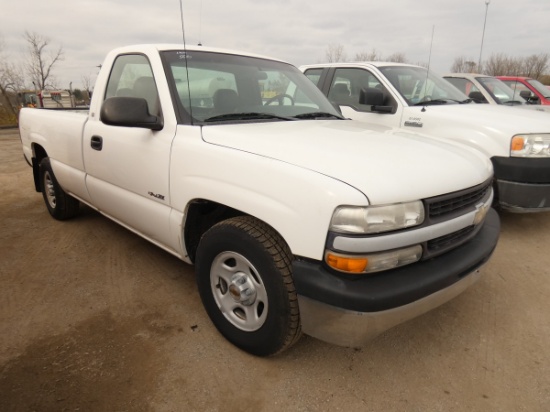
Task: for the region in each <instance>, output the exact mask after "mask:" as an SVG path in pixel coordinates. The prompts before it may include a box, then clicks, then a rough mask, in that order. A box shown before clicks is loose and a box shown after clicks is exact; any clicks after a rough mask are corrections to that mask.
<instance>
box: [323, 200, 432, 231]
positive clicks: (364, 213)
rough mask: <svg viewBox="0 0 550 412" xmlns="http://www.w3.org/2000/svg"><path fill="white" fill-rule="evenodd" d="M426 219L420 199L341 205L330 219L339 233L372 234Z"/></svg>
mask: <svg viewBox="0 0 550 412" xmlns="http://www.w3.org/2000/svg"><path fill="white" fill-rule="evenodd" d="M423 221H424V206H423V205H422V202H421V201H420V200H417V201H414V202H409V203H397V204H394V205H385V206H366V207H357V206H340V207H338V208H337V209H336V210H335V211H334V213H333V215H332V219H331V221H330V230H331V231H333V232H337V233H352V234H372V233H380V232H388V231H390V230H397V229H403V228H406V227H411V226H416V225H419V224H421V223H422V222H423Z"/></svg>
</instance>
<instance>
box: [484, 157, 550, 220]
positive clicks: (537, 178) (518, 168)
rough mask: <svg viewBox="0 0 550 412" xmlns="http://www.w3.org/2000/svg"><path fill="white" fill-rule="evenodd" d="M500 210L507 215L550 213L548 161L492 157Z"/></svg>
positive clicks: (549, 170)
mask: <svg viewBox="0 0 550 412" xmlns="http://www.w3.org/2000/svg"><path fill="white" fill-rule="evenodd" d="M491 160H492V162H493V167H494V170H495V179H496V189H497V197H498V203H499V205H500V207H502V208H503V209H505V210H508V211H511V212H545V211H550V159H547V158H542V159H537V158H523V157H493V158H492V159H491Z"/></svg>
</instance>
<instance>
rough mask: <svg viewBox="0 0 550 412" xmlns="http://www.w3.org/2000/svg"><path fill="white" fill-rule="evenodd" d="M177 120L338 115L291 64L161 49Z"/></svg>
mask: <svg viewBox="0 0 550 412" xmlns="http://www.w3.org/2000/svg"><path fill="white" fill-rule="evenodd" d="M163 59H164V62H165V65H166V66H167V67H166V71H167V72H168V74H169V75H168V78H169V81H171V82H172V84H171V87H172V89H173V90H174V91H175V93H174V94H175V95H176V100H177V102H176V103H177V105H178V107H179V109H180V112H182V113H183V115H182V118H187V119H189V118H190V119H191V122H192V123H195V124H204V123H211V122H257V121H285V120H298V119H314V118H315V119H317V118H322V119H328V118H341V115H340V114H339V113H338V112H337V110H336V109H335V108H334V107H333V106H332V104H330V102H329V101H328V100H327V99H326V97H325V96H324V95H323V94H322V93H321V91H320V90H319V89H318V88H317V87H315V85H314V84H313V83H312V82H311V81H310V80H308V78H307V77H306V76H304V74H303V73H302V72H300V71H299V70H298V69H297V68H295V67H294V66H292V65H289V64H286V63H282V62H277V61H272V60H265V59H260V58H254V57H246V56H237V55H232V54H223V53H219V52H218V53H213V52H206V51H169V52H164V53H163Z"/></svg>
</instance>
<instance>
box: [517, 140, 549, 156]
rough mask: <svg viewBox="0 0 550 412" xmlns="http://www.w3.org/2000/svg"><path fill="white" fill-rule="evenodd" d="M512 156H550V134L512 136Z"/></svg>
mask: <svg viewBox="0 0 550 412" xmlns="http://www.w3.org/2000/svg"><path fill="white" fill-rule="evenodd" d="M510 156H514V157H550V134H523V135H516V136H514V137H512V142H511V145H510Z"/></svg>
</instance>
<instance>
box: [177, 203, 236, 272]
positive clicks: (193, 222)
mask: <svg viewBox="0 0 550 412" xmlns="http://www.w3.org/2000/svg"><path fill="white" fill-rule="evenodd" d="M243 215H246V213H244V212H241V211H240V210H236V209H233V208H231V207H228V206H226V205H222V204H220V203H217V202H212V201H210V200H204V199H198V200H194V201H193V202H192V203H191V204H190V205H189V207H188V209H187V216H186V219H185V228H184V233H183V237H184V240H185V247H186V249H187V253H188V255H189V258H190V259H191V260H192V261H193V262H194V261H195V256H196V254H197V248H198V246H199V241H200V240H201V237H202V235H203V234H204V233H205V232H206V231H207V230H208V229H210V228H211V227H212V226H214V225H215V224H216V223H218V222H221V221H222V220H226V219H229V218H232V217H235V216H243Z"/></svg>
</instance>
